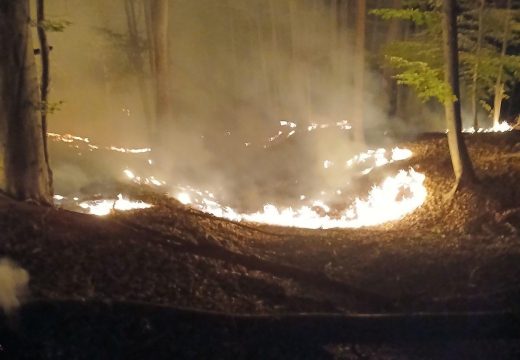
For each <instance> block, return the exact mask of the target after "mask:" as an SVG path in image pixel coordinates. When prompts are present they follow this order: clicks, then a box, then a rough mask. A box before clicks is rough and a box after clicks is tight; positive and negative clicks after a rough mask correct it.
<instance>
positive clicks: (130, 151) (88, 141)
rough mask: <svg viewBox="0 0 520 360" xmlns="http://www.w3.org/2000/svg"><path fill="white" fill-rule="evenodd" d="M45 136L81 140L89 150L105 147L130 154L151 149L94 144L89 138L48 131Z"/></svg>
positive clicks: (63, 139) (71, 141)
mask: <svg viewBox="0 0 520 360" xmlns="http://www.w3.org/2000/svg"><path fill="white" fill-rule="evenodd" d="M47 136H48V137H49V138H51V139H53V140H54V141H61V142H64V143H70V144H72V143H74V142H75V141H78V142H83V143H85V144H87V146H88V148H89V150H90V151H93V150H98V149H100V148H102V149H105V150H110V151H117V152H121V153H131V154H142V153H148V152H151V151H152V149H150V148H137V149H130V148H123V147H117V146H99V145H94V144H92V143H91V142H90V139H89V138H83V137H80V136H74V135H71V134H65V135H60V134H56V133H51V132H48V133H47Z"/></svg>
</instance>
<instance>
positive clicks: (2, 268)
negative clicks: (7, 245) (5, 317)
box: [0, 258, 29, 314]
mask: <svg viewBox="0 0 520 360" xmlns="http://www.w3.org/2000/svg"><path fill="white" fill-rule="evenodd" d="M28 284H29V273H28V272H27V271H26V270H24V269H22V268H21V267H19V266H18V265H16V264H15V263H14V262H12V261H10V260H8V259H5V258H4V259H0V308H1V309H2V310H3V311H4V312H5V313H6V314H9V313H12V312H13V311H14V310H16V309H17V308H18V307H19V306H20V301H21V297H22V296H23V294H24V293H25V292H26V291H27V286H28Z"/></svg>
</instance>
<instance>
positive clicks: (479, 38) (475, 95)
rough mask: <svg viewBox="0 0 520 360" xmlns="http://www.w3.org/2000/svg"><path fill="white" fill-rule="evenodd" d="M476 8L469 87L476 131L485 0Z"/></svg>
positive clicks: (477, 126)
mask: <svg viewBox="0 0 520 360" xmlns="http://www.w3.org/2000/svg"><path fill="white" fill-rule="evenodd" d="M479 2H480V4H479V8H478V35H477V49H476V51H475V67H474V68H473V79H472V86H471V108H472V109H471V110H472V111H473V128H474V129H475V130H477V129H478V128H479V124H478V78H479V65H480V52H481V49H482V33H483V29H482V27H483V24H482V22H483V18H484V7H485V6H486V0H479Z"/></svg>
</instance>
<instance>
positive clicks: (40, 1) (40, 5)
mask: <svg viewBox="0 0 520 360" xmlns="http://www.w3.org/2000/svg"><path fill="white" fill-rule="evenodd" d="M36 14H37V22H38V25H37V28H38V38H39V41H40V58H41V65H42V74H41V85H40V99H41V104H42V106H41V107H42V136H43V153H44V155H45V163H46V165H47V171H48V173H49V186H50V187H51V190H52V170H51V167H50V164H49V149H48V147H47V112H48V109H49V89H50V47H49V43H48V41H47V32H46V31H45V1H44V0H37V3H36Z"/></svg>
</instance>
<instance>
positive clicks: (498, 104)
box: [493, 0, 511, 126]
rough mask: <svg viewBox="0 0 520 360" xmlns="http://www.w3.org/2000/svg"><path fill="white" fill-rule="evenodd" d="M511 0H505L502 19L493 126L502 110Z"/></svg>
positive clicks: (498, 119) (498, 120)
mask: <svg viewBox="0 0 520 360" xmlns="http://www.w3.org/2000/svg"><path fill="white" fill-rule="evenodd" d="M510 22H511V0H507V11H506V16H505V19H504V36H503V38H502V50H501V52H500V66H499V68H498V75H497V81H496V84H495V101H494V107H493V126H497V125H498V123H499V122H500V111H501V110H502V100H503V98H504V80H503V75H504V74H503V73H504V64H503V61H504V57H505V56H506V52H507V44H508V42H509V33H510V29H511V26H510V25H511V24H510Z"/></svg>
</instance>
